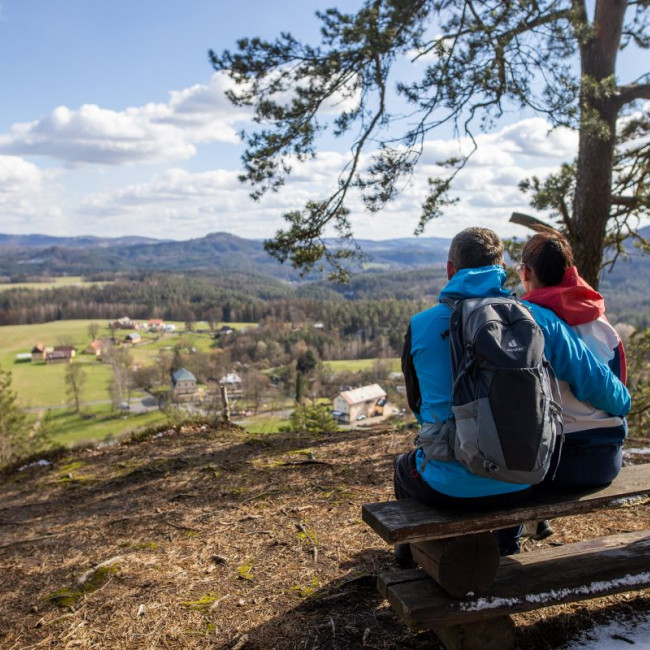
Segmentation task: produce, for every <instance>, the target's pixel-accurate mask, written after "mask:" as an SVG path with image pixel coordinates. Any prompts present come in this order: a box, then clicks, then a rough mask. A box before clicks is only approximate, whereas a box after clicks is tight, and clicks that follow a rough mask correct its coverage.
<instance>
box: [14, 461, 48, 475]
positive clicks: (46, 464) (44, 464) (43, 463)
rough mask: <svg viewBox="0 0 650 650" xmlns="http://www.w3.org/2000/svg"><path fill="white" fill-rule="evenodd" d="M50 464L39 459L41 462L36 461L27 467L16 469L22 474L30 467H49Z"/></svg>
mask: <svg viewBox="0 0 650 650" xmlns="http://www.w3.org/2000/svg"><path fill="white" fill-rule="evenodd" d="M51 464H52V463H50V461H49V460H45V459H41V460H36V461H34V462H33V463H29V465H23V466H22V467H19V468H18V471H19V472H24V471H25V470H26V469H29V468H30V467H49V466H50V465H51Z"/></svg>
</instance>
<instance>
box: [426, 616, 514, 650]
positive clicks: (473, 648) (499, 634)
mask: <svg viewBox="0 0 650 650" xmlns="http://www.w3.org/2000/svg"><path fill="white" fill-rule="evenodd" d="M434 632H435V633H436V635H437V636H438V638H439V639H440V640H441V641H442V644H443V645H444V646H445V648H446V649H447V650H510V648H512V646H513V645H514V643H515V624H514V621H513V620H512V619H511V618H510V617H509V616H496V617H495V618H491V619H489V620H487V621H474V622H472V623H467V624H465V625H452V626H450V627H441V628H436V629H435V630H434Z"/></svg>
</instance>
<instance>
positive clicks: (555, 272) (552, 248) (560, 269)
mask: <svg viewBox="0 0 650 650" xmlns="http://www.w3.org/2000/svg"><path fill="white" fill-rule="evenodd" d="M521 261H522V263H523V264H525V265H526V266H527V267H528V268H529V269H531V270H532V271H534V272H535V275H536V276H537V279H538V280H539V281H540V283H541V284H543V285H544V286H545V287H552V286H553V285H555V284H559V283H560V282H561V281H562V278H563V277H564V272H565V271H566V270H567V269H568V268H569V267H570V266H573V251H572V250H571V244H569V242H568V241H567V239H566V237H564V236H563V235H561V234H560V233H559V232H558V231H557V230H553V229H552V228H543V229H542V228H540V229H539V232H538V233H537V234H536V235H533V236H532V237H531V238H530V239H529V240H528V241H527V242H526V244H525V245H524V248H523V250H522V251H521Z"/></svg>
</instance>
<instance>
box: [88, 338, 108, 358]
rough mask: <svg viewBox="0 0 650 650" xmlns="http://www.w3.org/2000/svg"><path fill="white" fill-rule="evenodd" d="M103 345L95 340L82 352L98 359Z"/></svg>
mask: <svg viewBox="0 0 650 650" xmlns="http://www.w3.org/2000/svg"><path fill="white" fill-rule="evenodd" d="M103 347H104V343H103V342H102V341H100V340H99V339H97V340H96V341H91V342H90V343H89V344H88V345H87V346H86V349H85V350H84V351H83V353H84V354H94V355H95V356H96V357H97V358H98V359H99V358H100V357H101V356H102V351H103Z"/></svg>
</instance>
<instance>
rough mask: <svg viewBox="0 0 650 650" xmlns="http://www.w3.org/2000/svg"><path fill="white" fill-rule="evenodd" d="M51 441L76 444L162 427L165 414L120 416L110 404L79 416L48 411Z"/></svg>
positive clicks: (88, 408) (86, 410)
mask: <svg viewBox="0 0 650 650" xmlns="http://www.w3.org/2000/svg"><path fill="white" fill-rule="evenodd" d="M50 418H51V425H52V429H51V430H52V438H53V440H54V442H56V443H58V444H61V445H72V444H80V443H82V442H86V441H88V442H92V441H97V440H106V439H107V438H119V437H121V436H123V435H125V434H127V433H130V432H131V431H133V430H135V429H140V428H144V427H147V426H152V425H154V424H162V423H163V422H165V421H166V419H167V415H166V414H165V413H162V412H161V411H158V410H156V411H150V412H149V413H139V414H132V415H128V416H121V415H120V414H118V413H116V412H115V411H113V410H111V407H110V405H108V404H107V405H101V406H93V407H86V408H85V409H84V414H83V416H81V415H78V414H76V413H72V412H71V411H69V410H63V409H61V410H57V411H52V412H51V414H50Z"/></svg>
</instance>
